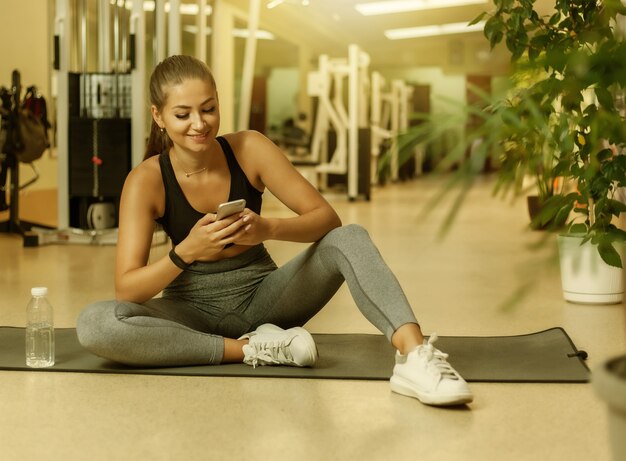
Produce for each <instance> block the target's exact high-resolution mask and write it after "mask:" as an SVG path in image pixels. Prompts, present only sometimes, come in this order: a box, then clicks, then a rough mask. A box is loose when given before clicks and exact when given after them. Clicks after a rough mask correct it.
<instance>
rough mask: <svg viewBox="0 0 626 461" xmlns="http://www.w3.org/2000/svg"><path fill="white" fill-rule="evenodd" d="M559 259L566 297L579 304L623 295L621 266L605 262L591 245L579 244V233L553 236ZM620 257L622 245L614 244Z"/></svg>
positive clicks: (610, 300) (619, 298)
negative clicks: (557, 245) (555, 240)
mask: <svg viewBox="0 0 626 461" xmlns="http://www.w3.org/2000/svg"><path fill="white" fill-rule="evenodd" d="M557 241H558V244H559V258H560V262H561V284H562V287H563V297H564V298H565V300H566V301H569V302H572V303H579V304H617V303H621V302H622V299H623V297H624V274H623V269H620V268H618V267H613V266H609V265H608V264H606V263H605V262H604V261H603V260H602V258H600V255H599V254H598V249H597V247H596V246H595V245H592V244H591V243H590V242H587V243H585V244H584V245H582V246H581V245H580V242H581V241H582V237H579V236H576V235H571V234H563V235H559V236H558V237H557ZM616 248H617V249H618V251H620V254H621V255H622V261H625V260H626V259H625V258H624V245H619V246H617V247H616Z"/></svg>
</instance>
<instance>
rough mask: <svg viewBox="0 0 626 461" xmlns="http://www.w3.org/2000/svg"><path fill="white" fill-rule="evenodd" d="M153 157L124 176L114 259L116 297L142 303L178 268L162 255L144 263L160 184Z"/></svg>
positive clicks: (161, 286)
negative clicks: (158, 258) (152, 261)
mask: <svg viewBox="0 0 626 461" xmlns="http://www.w3.org/2000/svg"><path fill="white" fill-rule="evenodd" d="M156 160H157V158H156V157H154V158H152V159H150V160H147V161H145V162H143V163H142V164H141V165H139V166H138V167H137V168H135V169H133V170H132V171H131V172H130V173H129V174H128V177H127V178H126V181H125V183H124V188H123V189H122V195H121V199H120V213H119V226H118V241H117V250H116V261H115V296H116V298H117V299H120V300H124V301H133V302H139V303H141V302H144V301H146V300H148V299H150V298H152V297H154V296H155V295H157V294H158V293H159V292H160V291H161V290H162V289H163V288H165V287H166V286H167V284H168V283H169V282H171V281H172V280H174V279H175V278H176V276H178V275H179V274H180V272H181V270H180V269H179V268H178V267H176V266H175V265H174V264H173V263H172V262H171V261H170V260H169V258H168V257H167V256H166V257H164V258H161V259H160V260H158V261H155V262H154V263H152V264H149V265H148V258H149V256H150V247H151V244H152V236H153V232H154V226H155V223H154V220H155V218H156V216H157V209H158V205H157V203H158V198H159V197H161V198H163V195H164V191H163V185H162V182H161V181H160V169H159V167H158V162H157V161H156Z"/></svg>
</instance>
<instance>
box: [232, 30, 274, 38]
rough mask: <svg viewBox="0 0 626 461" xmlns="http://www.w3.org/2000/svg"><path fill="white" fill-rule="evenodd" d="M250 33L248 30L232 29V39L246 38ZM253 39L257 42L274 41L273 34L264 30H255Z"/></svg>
mask: <svg viewBox="0 0 626 461" xmlns="http://www.w3.org/2000/svg"><path fill="white" fill-rule="evenodd" d="M249 36H250V31H249V30H248V29H233V37H238V38H248V37H249ZM255 37H256V38H257V39H259V40H274V39H275V38H276V37H274V34H272V33H271V32H268V31H266V30H257V31H256V34H255Z"/></svg>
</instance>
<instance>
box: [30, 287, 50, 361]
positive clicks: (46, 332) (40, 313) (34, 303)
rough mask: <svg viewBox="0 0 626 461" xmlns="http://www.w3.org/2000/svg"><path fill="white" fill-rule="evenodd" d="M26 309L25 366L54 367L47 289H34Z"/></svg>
mask: <svg viewBox="0 0 626 461" xmlns="http://www.w3.org/2000/svg"><path fill="white" fill-rule="evenodd" d="M30 294H31V298H30V301H29V303H28V306H27V307H26V316H27V320H26V365H28V366H29V367H32V368H45V367H51V366H52V365H54V322H53V312H52V305H50V303H49V302H48V298H47V296H48V288H46V287H35V288H32V289H31V290H30Z"/></svg>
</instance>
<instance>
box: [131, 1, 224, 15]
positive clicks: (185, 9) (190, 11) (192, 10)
mask: <svg viewBox="0 0 626 461" xmlns="http://www.w3.org/2000/svg"><path fill="white" fill-rule="evenodd" d="M155 8H156V2H155V1H154V0H146V1H144V2H143V10H144V11H148V12H150V11H154V10H155ZM170 8H171V7H170V4H169V2H167V3H165V5H164V10H165V12H166V13H169V12H170ZM179 11H180V14H184V15H188V16H196V15H197V14H198V12H199V11H200V7H199V6H198V5H197V4H194V3H181V4H180V6H179ZM211 13H213V7H212V6H211V5H206V6H205V8H204V14H205V15H207V16H210V15H211Z"/></svg>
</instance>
